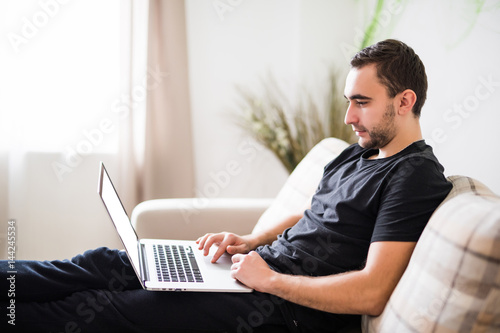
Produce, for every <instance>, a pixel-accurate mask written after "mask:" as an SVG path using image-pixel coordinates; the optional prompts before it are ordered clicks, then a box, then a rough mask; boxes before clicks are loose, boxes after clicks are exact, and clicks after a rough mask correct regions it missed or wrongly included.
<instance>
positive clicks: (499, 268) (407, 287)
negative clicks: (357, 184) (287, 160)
mask: <svg viewBox="0 0 500 333" xmlns="http://www.w3.org/2000/svg"><path fill="white" fill-rule="evenodd" d="M345 147H347V143H345V142H343V141H341V140H338V139H334V138H328V139H325V140H323V141H322V142H320V143H319V144H318V145H316V146H315V147H314V148H313V149H312V150H311V152H309V154H308V155H307V156H306V157H305V158H304V159H303V160H302V162H301V163H300V164H299V165H298V166H297V168H296V169H295V170H294V172H293V173H292V174H291V175H290V177H289V178H288V180H287V181H286V183H285V185H284V186H283V188H282V189H281V191H280V192H279V194H278V196H277V197H276V198H273V199H200V198H193V199H161V200H150V201H145V202H142V203H140V204H139V205H138V206H137V207H136V208H135V209H134V210H133V212H132V217H131V219H132V223H133V224H134V227H135V228H136V231H137V233H138V234H139V236H140V237H143V238H145V237H149V238H175V239H195V238H197V237H198V236H200V235H203V234H205V233H207V232H218V231H231V232H235V233H238V234H246V233H249V232H252V230H258V229H259V228H261V227H262V226H264V225H269V224H272V223H273V222H274V221H278V220H280V218H281V217H283V216H285V215H288V214H293V213H299V212H302V211H303V210H304V208H305V207H307V206H308V204H309V202H310V199H311V197H312V195H313V193H314V192H315V190H316V187H317V185H318V183H319V180H320V178H321V176H322V172H323V167H324V166H325V164H326V163H327V162H328V161H330V160H332V159H333V158H334V157H335V156H337V155H338V154H339V153H340V152H341V151H342V150H343V149H344V148H345ZM449 180H450V181H451V182H452V183H453V190H452V191H451V193H450V194H449V195H448V197H447V198H446V199H445V201H443V203H442V204H441V205H440V206H439V207H438V209H437V210H436V212H435V213H434V214H433V216H432V217H431V219H430V221H429V223H428V225H427V227H426V228H425V230H424V233H423V234H422V237H421V238H420V240H419V242H418V244H417V247H416V248H415V251H414V253H413V255H412V258H411V261H410V264H409V266H408V268H407V269H406V271H405V273H404V275H403V277H402V279H401V281H400V282H399V284H398V285H397V287H396V289H395V291H394V293H393V294H392V296H391V299H390V300H389V302H388V304H387V306H386V308H385V310H384V312H383V313H382V315H380V316H377V317H370V316H363V320H362V327H355V328H351V329H350V330H349V331H354V332H356V331H358V332H359V331H363V332H398V333H399V332H500V197H498V196H496V195H495V194H493V193H492V192H491V191H490V190H489V189H488V188H487V187H486V186H484V185H483V184H481V183H479V182H478V181H476V180H474V179H471V178H468V177H464V176H452V177H449Z"/></svg>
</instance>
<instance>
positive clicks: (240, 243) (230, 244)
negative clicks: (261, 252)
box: [196, 214, 303, 262]
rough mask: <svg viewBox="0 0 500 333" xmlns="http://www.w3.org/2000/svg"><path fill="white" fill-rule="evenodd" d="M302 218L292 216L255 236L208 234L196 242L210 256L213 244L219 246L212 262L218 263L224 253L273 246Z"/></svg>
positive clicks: (227, 233) (225, 233) (222, 233)
mask: <svg viewBox="0 0 500 333" xmlns="http://www.w3.org/2000/svg"><path fill="white" fill-rule="evenodd" d="M302 216H303V214H298V215H291V216H289V217H287V218H285V219H283V220H282V221H280V222H278V223H276V224H274V225H272V226H270V227H268V228H267V229H264V230H262V231H261V232H258V233H255V234H253V233H252V234H249V235H245V236H238V235H236V234H233V233H229V232H221V233H217V234H206V235H205V236H202V237H200V238H198V240H197V241H196V242H197V243H198V244H199V248H200V250H201V249H204V254H205V255H208V252H209V250H210V247H211V246H212V245H213V244H215V245H218V246H219V248H218V249H217V251H216V252H215V254H214V256H213V258H212V262H216V261H217V260H218V259H219V258H220V256H221V255H222V254H223V253H224V252H227V253H229V254H237V253H248V252H250V251H251V250H255V249H256V248H257V247H259V246H261V245H266V244H271V243H272V242H273V241H274V240H275V239H276V238H277V237H278V235H281V234H282V233H283V231H285V230H286V229H288V228H290V227H293V226H294V225H295V224H296V223H297V222H298V221H299V220H300V219H301V218H302Z"/></svg>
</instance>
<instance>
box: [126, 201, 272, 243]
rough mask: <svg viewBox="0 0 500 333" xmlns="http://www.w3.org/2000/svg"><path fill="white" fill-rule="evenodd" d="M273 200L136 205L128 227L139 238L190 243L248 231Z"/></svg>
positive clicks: (242, 233) (145, 203) (147, 202)
mask: <svg viewBox="0 0 500 333" xmlns="http://www.w3.org/2000/svg"><path fill="white" fill-rule="evenodd" d="M272 201H273V199H247V198H244V199H232V198H216V199H206V198H186V199H157V200H148V201H144V202H142V203H140V204H138V205H137V206H136V207H135V208H134V210H133V211H132V216H131V220H132V225H133V226H134V228H135V230H136V232H137V234H138V236H139V237H140V238H168V239H187V240H194V239H197V238H198V237H200V236H202V235H204V234H206V233H208V232H220V231H229V232H234V233H236V234H239V235H244V234H248V233H250V232H251V231H252V229H253V228H254V226H255V224H256V223H257V221H258V219H259V217H260V216H261V215H262V213H263V212H264V211H265V210H266V209H267V208H268V207H269V206H270V205H271V203H272Z"/></svg>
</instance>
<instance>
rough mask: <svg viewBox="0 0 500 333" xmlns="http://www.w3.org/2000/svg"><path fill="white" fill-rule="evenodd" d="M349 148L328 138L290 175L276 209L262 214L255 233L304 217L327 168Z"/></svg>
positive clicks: (344, 143) (278, 198)
mask: <svg viewBox="0 0 500 333" xmlns="http://www.w3.org/2000/svg"><path fill="white" fill-rule="evenodd" d="M347 147H348V144H347V143H346V142H345V141H342V140H340V139H336V138H326V139H323V140H322V141H321V142H320V143H318V144H317V145H315V146H314V147H313V148H312V149H311V151H309V153H307V155H306V156H305V157H304V158H303V159H302V161H301V162H300V163H299V164H298V165H297V167H296V168H295V169H294V170H293V172H292V173H291V174H290V176H289V177H288V179H287V181H286V182H285V184H284V185H283V187H282V188H281V190H280V192H279V193H278V195H277V196H276V198H275V199H274V201H273V203H272V205H271V206H270V207H269V209H267V210H266V211H265V212H264V214H262V216H261V218H260V219H259V221H258V222H257V224H256V225H255V227H254V229H253V232H257V231H259V230H261V229H262V228H263V226H269V225H272V224H273V223H276V222H280V221H281V220H282V219H283V218H284V217H286V216H289V215H291V214H293V215H295V214H301V213H303V212H304V210H305V209H306V208H308V206H309V205H310V203H311V198H312V196H313V194H314V193H315V192H316V189H317V188H318V185H319V182H320V180H321V177H322V176H323V170H324V167H325V166H326V164H327V163H328V162H330V161H331V160H333V159H334V158H335V157H337V155H339V154H340V153H341V152H342V151H343V150H344V149H345V148H347Z"/></svg>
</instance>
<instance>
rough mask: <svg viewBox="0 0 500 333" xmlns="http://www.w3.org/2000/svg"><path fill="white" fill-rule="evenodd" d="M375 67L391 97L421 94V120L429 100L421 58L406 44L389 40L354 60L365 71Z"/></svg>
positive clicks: (418, 108)
mask: <svg viewBox="0 0 500 333" xmlns="http://www.w3.org/2000/svg"><path fill="white" fill-rule="evenodd" d="M369 64H375V65H376V68H377V76H378V78H379V79H380V82H381V83H382V84H383V85H385V86H386V87H387V93H388V94H389V97H391V98H393V97H395V96H396V95H397V94H399V93H400V92H402V91H404V90H406V89H411V90H413V91H414V92H415V94H416V95H417V101H416V102H415V105H414V106H413V110H412V111H413V114H414V115H415V117H420V111H421V110H422V106H423V105H424V103H425V99H426V97H427V75H426V74H425V67H424V64H423V63H422V61H421V60H420V58H419V57H418V55H417V54H416V53H415V51H413V49H412V48H411V47H409V46H408V45H406V44H405V43H403V42H401V41H399V40H395V39H387V40H384V41H381V42H378V43H376V44H374V45H371V46H368V47H366V48H364V49H363V50H361V51H359V52H358V53H357V54H356V55H355V56H354V57H353V58H352V59H351V67H353V68H361V67H363V66H365V65H369Z"/></svg>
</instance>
